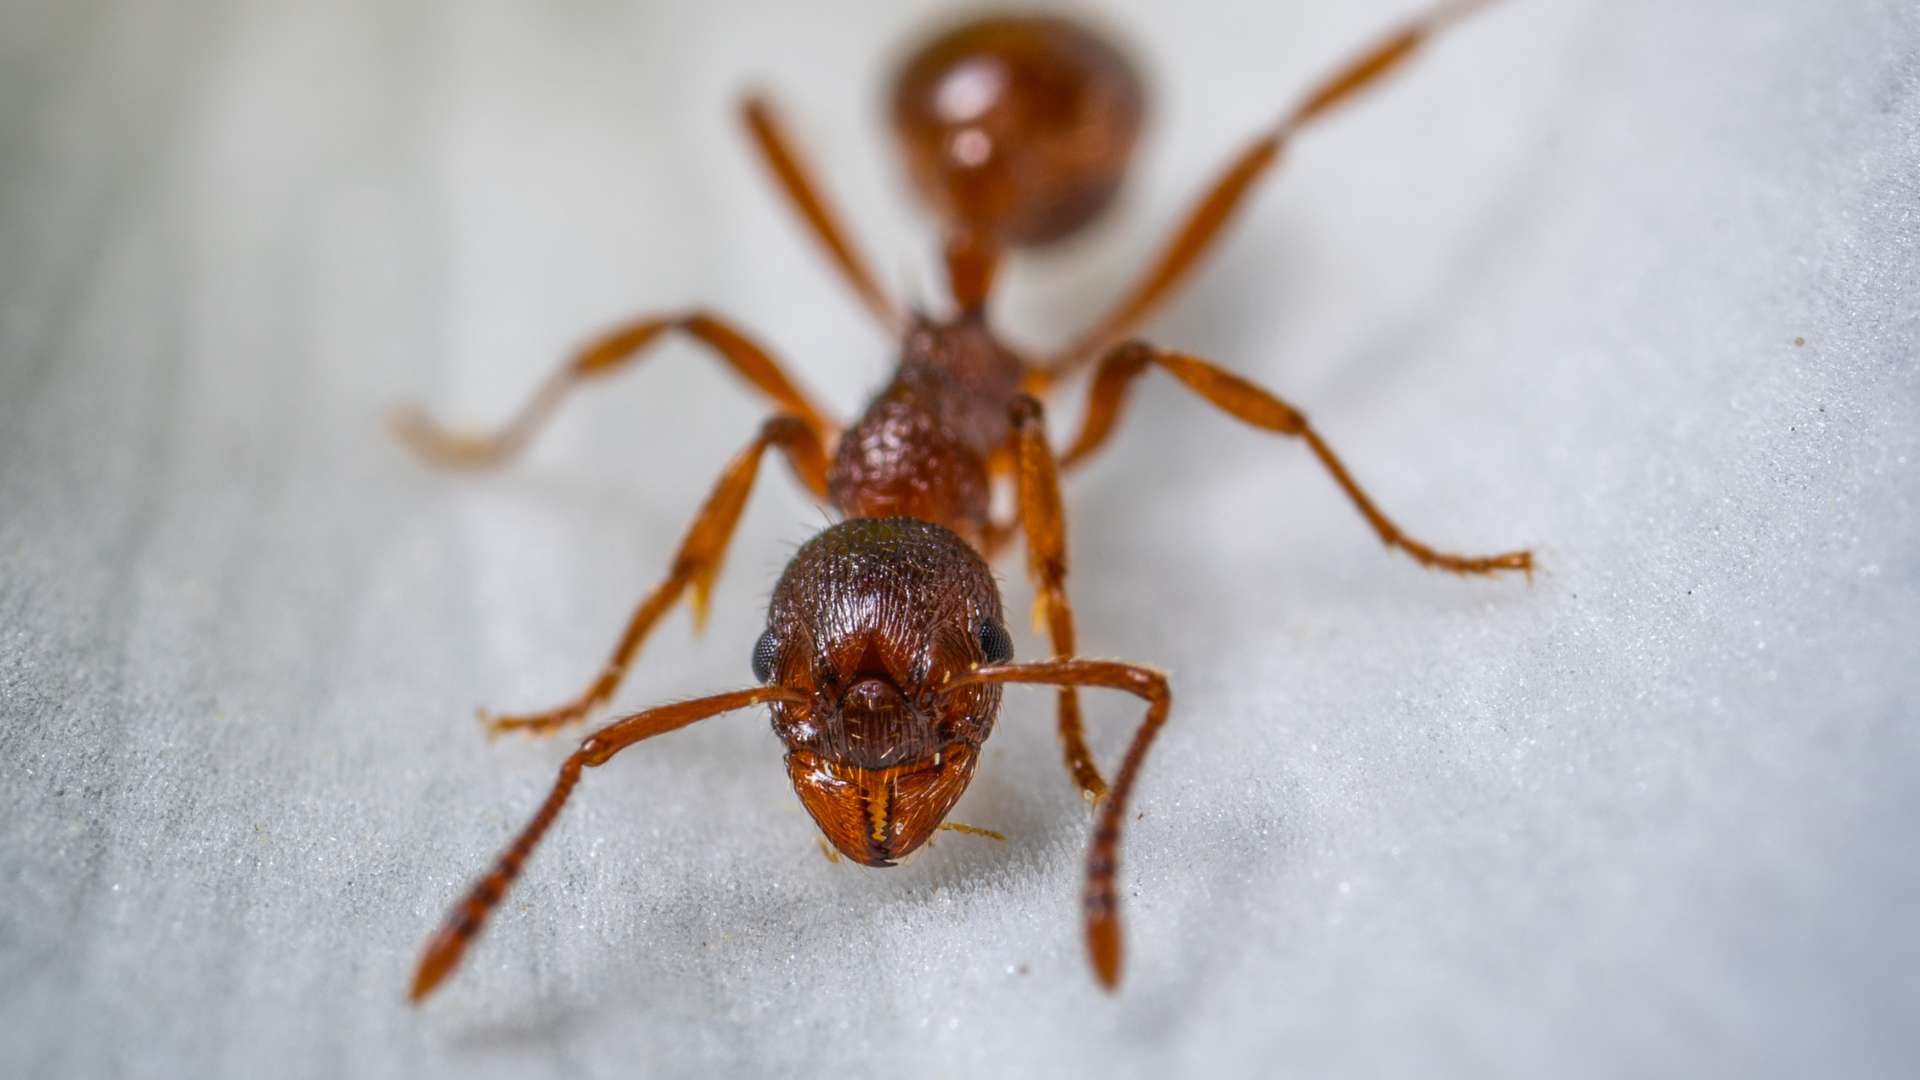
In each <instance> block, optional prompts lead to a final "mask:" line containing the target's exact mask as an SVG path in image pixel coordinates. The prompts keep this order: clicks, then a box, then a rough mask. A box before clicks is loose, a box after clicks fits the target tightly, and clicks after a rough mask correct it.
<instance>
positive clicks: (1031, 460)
mask: <svg viewBox="0 0 1920 1080" xmlns="http://www.w3.org/2000/svg"><path fill="white" fill-rule="evenodd" d="M1012 413H1013V438H1014V453H1015V457H1016V462H1017V464H1016V469H1017V475H1018V482H1019V489H1020V522H1021V524H1022V525H1023V526H1024V527H1025V529H1026V534H1027V576H1028V577H1030V578H1032V579H1033V625H1034V629H1035V630H1038V629H1040V628H1042V627H1045V628H1046V630H1047V632H1048V633H1049V634H1050V635H1051V637H1052V640H1053V655H1054V656H1055V657H1065V656H1072V655H1073V654H1074V653H1075V652H1076V651H1077V648H1076V646H1075V644H1074V635H1073V605H1072V604H1071V603H1069V602H1068V600H1067V517H1066V510H1065V508H1064V507H1063V506H1062V504H1061V499H1060V474H1059V471H1058V470H1057V469H1056V468H1055V467H1054V462H1053V448H1052V447H1050V446H1048V445H1047V421H1046V415H1045V413H1043V412H1042V411H1041V408H1040V403H1039V402H1038V401H1035V400H1034V399H1033V398H1031V397H1027V396H1025V395H1022V396H1020V397H1018V398H1015V399H1014V403H1013V410H1012ZM1060 749H1061V752H1062V753H1063V754H1064V755H1065V758H1066V764H1067V771H1068V772H1070V773H1072V774H1073V782H1074V783H1075V784H1077V785H1079V787H1080V793H1081V794H1082V795H1084V796H1086V798H1087V801H1089V802H1098V801H1099V800H1100V799H1101V798H1102V797H1104V796H1105V795H1106V793H1107V782H1106V781H1105V780H1103V779H1101V777H1100V769H1099V767H1098V766H1096V765H1095V764H1094V763H1093V753H1092V751H1090V750H1088V749H1087V739H1086V732H1085V730H1084V729H1083V727H1082V725H1081V723H1080V697H1079V695H1078V694H1077V693H1076V692H1075V691H1074V690H1073V688H1072V687H1069V686H1063V687H1061V688H1060Z"/></svg>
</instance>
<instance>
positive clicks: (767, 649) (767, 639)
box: [753, 630, 780, 682]
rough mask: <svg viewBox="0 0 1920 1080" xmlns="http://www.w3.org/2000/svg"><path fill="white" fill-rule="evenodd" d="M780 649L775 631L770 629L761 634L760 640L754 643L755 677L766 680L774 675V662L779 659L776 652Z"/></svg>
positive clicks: (762, 680)
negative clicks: (774, 636) (774, 637)
mask: <svg viewBox="0 0 1920 1080" xmlns="http://www.w3.org/2000/svg"><path fill="white" fill-rule="evenodd" d="M779 651H780V645H779V643H778V642H776V641H774V640H773V631H771V630H769V631H767V632H766V633H764V634H761V635H760V640H759V641H756V642H754V643H753V677H754V678H756V679H758V680H760V681H761V682H766V681H767V680H768V679H771V678H772V677H773V662H774V660H775V659H777V657H776V655H775V654H776V653H778V652H779Z"/></svg>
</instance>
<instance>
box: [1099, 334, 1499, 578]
mask: <svg viewBox="0 0 1920 1080" xmlns="http://www.w3.org/2000/svg"><path fill="white" fill-rule="evenodd" d="M1149 366H1158V367H1159V368H1161V369H1162V370H1164V371H1166V372H1167V374H1169V375H1172V376H1173V377H1174V378H1176V379H1179V380H1180V381H1181V382H1182V383H1185V384H1186V385H1187V388H1188V389H1190V390H1192V391H1193V392H1195V393H1197V394H1199V395H1200V396H1201V397H1203V398H1206V399H1207V400H1208V401H1209V402H1211V403H1212V404H1214V405H1215V406H1217V407H1218V408H1220V409H1221V410H1222V411H1223V412H1225V413H1227V414H1228V415H1230V416H1232V417H1233V418H1234V419H1236V420H1240V421H1242V422H1244V423H1247V424H1251V425H1253V426H1254V427H1257V428H1260V429H1261V430H1263V431H1271V432H1274V433H1276V434H1280V435H1291V436H1294V437H1296V438H1299V439H1302V440H1304V441H1305V442H1306V444H1307V446H1308V448H1309V449H1311V450H1312V451H1313V455H1314V456H1315V457H1317V458H1319V459H1320V464H1322V465H1324V466H1326V469H1327V471H1328V472H1329V473H1332V474H1333V479H1334V482H1335V483H1337V484H1339V485H1340V490H1342V491H1344V492H1346V493H1347V498H1348V499H1350V500H1351V501H1352V502H1353V505H1354V506H1355V508H1357V509H1358V510H1359V511H1360V514H1361V516H1363V517H1365V518H1366V519H1367V524H1369V525H1372V526H1373V531H1374V532H1375V533H1377V534H1379V536H1380V540H1381V542H1382V543H1385V544H1386V545H1387V546H1388V547H1390V548H1399V549H1400V550H1401V551H1404V552H1406V553H1407V554H1409V555H1411V556H1413V557H1414V558H1415V559H1416V560H1418V561H1419V563H1420V565H1422V566H1425V567H1429V568H1431V569H1435V570H1450V571H1452V572H1454V573H1456V574H1491V573H1495V572H1497V571H1501V570H1519V571H1522V572H1524V573H1526V574H1527V575H1528V576H1529V577H1531V576H1532V574H1533V553H1532V552H1531V551H1509V552H1506V553H1504V554H1500V555H1451V554H1448V553H1446V552H1444V551H1435V550H1434V549H1433V548H1431V547H1428V546H1427V545H1426V544H1423V543H1421V542H1420V541H1418V540H1415V539H1414V538H1413V537H1411V536H1408V535H1407V534H1405V533H1403V532H1401V531H1400V527H1399V526H1398V525H1395V524H1394V523H1393V522H1392V521H1391V520H1389V519H1388V517H1387V515H1385V514H1383V513H1381V512H1380V509H1379V507H1377V506H1375V505H1374V504H1373V500H1372V499H1370V498H1368V497H1367V493H1366V492H1365V491H1362V490H1361V489H1360V485H1359V484H1357V483H1355V482H1354V479H1353V476H1352V474H1350V473H1348V472H1347V467H1346V465H1345V464H1343V463H1342V462H1341V460H1340V458H1339V457H1338V456H1336V455H1335V454H1334V452H1333V448H1332V447H1330V446H1328V445H1327V444H1326V441H1325V440H1323V439H1321V438H1320V433H1319V432H1317V431H1315V430H1313V428H1312V427H1311V426H1310V425H1308V423H1307V418H1306V417H1305V416H1304V415H1302V414H1301V412H1300V411H1299V410H1298V409H1295V408H1294V407H1293V406H1291V405H1289V404H1287V403H1286V402H1284V401H1282V400H1280V399H1279V398H1277V397H1274V396H1273V395H1272V394H1269V393H1267V392H1266V391H1265V390H1262V389H1261V388H1259V387H1258V386H1255V385H1254V384H1252V383H1250V382H1248V381H1246V380H1245V379H1242V378H1241V377H1239V376H1238V375H1235V374H1233V373H1231V372H1228V371H1223V370H1221V369H1220V368H1217V367H1215V366H1213V365H1212V364H1209V363H1207V362H1206V361H1204V360H1201V359H1199V358H1197V357H1193V356H1187V355H1185V354H1182V353H1176V352H1169V351H1167V350H1164V349H1156V348H1154V347H1153V346H1151V345H1147V344H1144V343H1142V342H1138V341H1134V342H1128V343H1126V344H1124V345H1120V346H1118V347H1116V348H1114V349H1113V350H1112V351H1110V352H1108V353H1107V355H1106V358H1105V359H1103V360H1101V361H1100V367H1099V369H1098V370H1097V371H1096V372H1095V373H1094V376H1093V385H1092V387H1091V388H1090V389H1089V391H1088V397H1087V412H1086V416H1085V418H1084V419H1083V420H1082V422H1081V428H1080V437H1079V438H1077V439H1075V440H1074V441H1073V446H1072V448H1070V449H1069V450H1068V451H1067V453H1066V456H1065V457H1064V458H1062V459H1061V465H1062V466H1063V467H1065V468H1072V467H1074V466H1075V465H1078V464H1079V463H1080V462H1082V461H1084V460H1085V459H1086V458H1087V457H1089V456H1091V455H1092V453H1093V452H1094V451H1095V450H1097V449H1099V448H1100V446H1101V445H1102V444H1103V443H1105V442H1106V441H1107V436H1108V435H1109V434H1110V433H1111V432H1112V431H1113V425H1114V422H1115V421H1116V420H1118V419H1119V416H1120V409H1121V407H1122V406H1123V405H1124V404H1126V400H1127V392H1128V390H1129V389H1130V388H1131V387H1132V385H1133V381H1134V380H1135V379H1137V378H1139V377H1140V375H1141V373H1142V372H1144V371H1146V370H1147V368H1148V367H1149Z"/></svg>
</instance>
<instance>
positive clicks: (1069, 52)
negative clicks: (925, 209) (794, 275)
mask: <svg viewBox="0 0 1920 1080" xmlns="http://www.w3.org/2000/svg"><path fill="white" fill-rule="evenodd" d="M1145 101H1146V94H1145V92H1144V90H1143V88H1142V87H1141V85H1140V79H1139V77H1138V76H1137V75H1136V74H1135V73H1134V69H1133V65H1132V64H1131V63H1129V62H1128V60H1127V58H1126V56H1125V55H1124V54H1123V53H1121V52H1120V50H1119V49H1117V48H1115V47H1114V46H1113V45H1112V44H1111V43H1109V42H1108V41H1106V40H1105V39H1104V38H1101V37H1100V36H1098V35H1096V34H1093V33H1091V32H1089V31H1088V30H1086V29H1085V28H1084V27H1081V26H1079V25H1077V24H1075V23H1072V22H1069V21H1067V20H1065V19H1060V18H1055V17H1050V16H1044V15H995V16H989V17H987V18H983V19H976V20H974V21H972V22H967V23H963V24H961V25H959V26H956V27H953V28H952V29H950V30H948V31H947V32H946V33H944V34H941V35H939V36H938V37H936V38H934V39H933V40H932V41H931V42H929V43H927V45H925V46H924V47H923V48H921V49H920V50H919V51H918V52H916V53H914V54H913V55H911V56H909V57H908V58H907V60H906V62H905V63H904V64H903V65H902V66H901V68H900V71H899V73H898V74H897V75H896V76H895V78H894V84H893V127H894V132H895V134H897V135H898V136H899V138H900V143H901V147H902V149H903V150H905V152H906V161H907V169H908V172H909V173H910V174H911V176H912V177H913V181H914V183H915V185H916V186H917V187H918V188H919V189H920V193H921V195H922V196H923V197H924V198H925V199H926V200H927V201H928V203H930V204H931V205H932V207H933V209H934V211H935V212H936V213H938V214H940V215H941V216H942V217H943V218H945V219H946V220H948V221H949V222H953V223H956V224H960V225H964V226H966V227H967V228H969V229H971V230H973V231H975V232H978V233H980V234H983V235H986V236H992V237H995V238H998V239H999V240H1002V241H1004V242H1006V243H1009V244H1044V243H1047V242H1048V241H1052V240H1058V239H1060V238H1062V237H1065V236H1067V235H1068V234H1070V233H1073V232H1075V231H1076V230H1078V229H1079V228H1080V227H1081V226H1083V225H1085V224H1087V223H1088V222H1089V221H1091V220H1093V218H1095V217H1096V216H1098V215H1099V213H1100V211H1101V210H1103V209H1104V208H1105V207H1106V205H1107V203H1108V202H1109V201H1110V200H1111V199H1112V198H1113V195H1114V193H1115V192H1116V191H1117V190H1118V189H1119V186H1120V181H1121V178H1122V177H1123V176H1124V175H1125V173H1126V167H1127V162H1128V160H1129V159H1130V157H1131V156H1132V153H1133V145H1134V142H1135V141H1136V140H1137V139H1138V137H1139V134H1140V123H1141V117H1142V115H1143V113H1144V111H1145Z"/></svg>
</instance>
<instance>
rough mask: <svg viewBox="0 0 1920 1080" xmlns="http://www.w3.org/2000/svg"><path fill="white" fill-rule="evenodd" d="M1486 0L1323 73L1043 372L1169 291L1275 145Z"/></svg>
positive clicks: (1454, 0)
mask: <svg viewBox="0 0 1920 1080" xmlns="http://www.w3.org/2000/svg"><path fill="white" fill-rule="evenodd" d="M1490 2H1491V0H1448V2H1444V3H1440V4H1438V5H1436V6H1434V7H1432V8H1430V9H1428V10H1427V12H1426V13H1425V14H1422V15H1418V16H1416V17H1414V18H1413V19H1412V20H1411V21H1409V22H1408V23H1406V24H1405V25H1404V26H1401V27H1400V28H1398V29H1397V30H1395V31H1393V32H1392V33H1390V34H1388V35H1387V36H1386V37H1385V38H1383V39H1382V40H1380V41H1379V42H1376V43H1375V44H1374V45H1373V47H1372V48H1369V49H1367V50H1366V51H1365V52H1363V53H1361V54H1360V55H1359V56H1357V57H1355V58H1353V59H1352V60H1349V61H1348V62H1347V63H1346V64H1344V65H1343V66H1341V67H1339V68H1336V69H1334V71H1333V72H1332V73H1331V74H1329V75H1327V76H1326V77H1324V78H1323V79H1321V81H1320V82H1319V83H1318V85H1316V86H1315V87H1314V88H1313V89H1312V90H1311V91H1310V92H1308V93H1307V94H1306V96H1304V97H1303V98H1301V99H1300V101H1299V103H1298V104H1296V105H1295V106H1294V107H1293V109H1292V110H1291V111H1290V112H1288V113H1287V115H1286V118H1285V119H1283V120H1281V121H1280V123H1279V125H1278V126H1277V127H1275V128H1273V129H1272V130H1270V131H1268V132H1267V133H1266V134H1264V135H1262V136H1261V137H1260V138H1258V139H1256V140H1255V141H1254V143H1253V144H1252V145H1251V146H1249V147H1247V148H1246V149H1245V150H1243V151H1241V153H1240V156H1239V157H1237V158H1235V159H1234V160H1233V161H1232V163H1230V164H1229V165H1228V166H1227V168H1226V170H1225V171H1223V172H1222V173H1221V174H1220V176H1219V177H1218V178H1217V179H1215V180H1214V182H1213V184H1212V186H1211V187H1209V188H1208V189H1207V192H1206V194H1205V195H1204V196H1202V197H1201V199H1200V201H1199V202H1197V203H1195V204H1194V207H1193V209H1192V210H1190V211H1189V212H1188V213H1187V217H1186V219H1185V221H1183V222H1182V223H1181V225H1180V227H1179V228H1178V229H1177V230H1175V231H1174V234H1173V237H1172V239H1170V240H1169V241H1168V242H1167V244H1166V246H1165V247H1163V248H1161V249H1160V254H1159V255H1158V256H1157V257H1156V258H1155V259H1154V260H1153V262H1152V263H1150V264H1149V265H1148V268H1147V272H1146V273H1145V274H1144V275H1142V276H1141V277H1140V279H1139V280H1138V281H1137V282H1135V283H1134V285H1133V287H1132V288H1131V289H1129V290H1128V291H1127V292H1126V293H1125V294H1123V295H1122V297H1121V298H1120V300H1119V302H1117V303H1116V304H1114V306H1113V307H1112V308H1110V309H1109V310H1108V311H1107V313H1106V314H1105V315H1103V316H1101V318H1100V319H1099V320H1098V321H1097V322H1095V323H1094V324H1093V326H1092V327H1091V328H1090V329H1088V330H1087V331H1086V332H1085V333H1084V334H1082V335H1081V336H1080V337H1079V338H1078V339H1076V340H1075V341H1074V342H1073V343H1072V344H1070V345H1068V346H1067V347H1066V348H1065V349H1064V350H1062V351H1061V352H1060V354H1059V356H1058V357H1057V358H1056V359H1055V360H1054V362H1053V364H1052V365H1051V366H1050V367H1049V369H1048V370H1047V374H1048V375H1049V376H1050V377H1053V378H1058V377H1060V376H1063V375H1065V374H1067V373H1069V372H1071V371H1073V370H1075V369H1077V368H1079V367H1081V366H1082V365H1084V364H1086V363H1087V362H1088V361H1090V360H1092V359H1093V358H1094V357H1095V356H1096V355H1098V354H1099V352H1100V350H1101V349H1103V348H1105V347H1106V346H1108V345H1110V344H1112V343H1113V342H1115V341H1118V340H1119V339H1120V338H1122V337H1124V336H1125V335H1126V334H1128V333H1129V332H1131V331H1132V330H1133V329H1134V328H1135V327H1137V326H1138V325H1139V324H1140V322H1141V320H1143V319H1145V318H1146V317H1147V316H1148V315H1149V314H1150V313H1152V311H1153V309H1154V308H1156V307H1158V306H1159V305H1160V304H1161V303H1162V302H1163V301H1165V300H1166V299H1167V298H1168V297H1169V296H1171V295H1172V294H1173V293H1174V291H1175V290H1176V289H1178V288H1179V286H1180V285H1181V284H1182V282H1184V281H1185V280H1186V278H1187V276H1188V274H1189V273H1190V272H1191V271H1192V270H1193V268H1194V266H1195V265H1196V264H1197V263H1198V262H1199V261H1200V259H1201V257H1202V256H1204V255H1205V254H1206V253H1207V251H1208V250H1209V249H1210V248H1211V247H1212V245H1213V242H1214V240H1215V239H1216V238H1217V237H1218V236H1219V234H1220V231H1221V230H1222V229H1223V228H1225V227H1226V224H1227V222H1228V221H1230V220H1232V218H1233V215H1234V212H1235V211H1237V210H1238V209H1239V208H1240V205H1241V203H1242V202H1243V201H1244V200H1245V199H1246V196H1247V192H1248V191H1249V190H1251V189H1252V187H1253V185H1254V184H1255V182H1257V181H1258V180H1259V179H1260V178H1261V177H1262V176H1264V175H1266V172H1267V170H1268V169H1269V168H1271V167H1272V166H1273V164H1274V162H1276V161H1278V160H1279V159H1280V152H1281V151H1282V149H1284V148H1285V146H1286V144H1287V141H1288V140H1289V139H1291V138H1292V137H1293V135H1294V134H1295V133H1296V132H1298V131H1299V130H1300V129H1302V128H1304V127H1306V126H1307V125H1308V124H1310V123H1312V122H1313V121H1315V120H1318V119H1319V118H1321V117H1322V116H1324V115H1325V114H1326V113H1328V112H1330V111H1332V110H1333V108H1334V107H1335V106H1338V105H1341V104H1343V103H1345V102H1347V101H1349V100H1351V99H1352V98H1353V97H1354V96H1355V95H1356V94H1358V93H1360V92H1361V91H1362V90H1365V89H1367V88H1368V87H1370V86H1372V85H1374V84H1375V83H1376V82H1378V81H1379V80H1380V79H1382V78H1384V77H1385V76H1386V75H1387V74H1388V73H1389V72H1391V71H1393V70H1395V69H1396V68H1398V67H1399V66H1400V65H1401V64H1403V63H1404V62H1406V60H1407V59H1408V58H1410V57H1411V56H1412V55H1413V54H1414V52H1415V51H1417V50H1418V48H1419V47H1420V46H1421V45H1422V44H1424V43H1425V42H1426V41H1427V40H1428V39H1429V38H1431V37H1433V36H1434V35H1436V34H1438V33H1439V32H1440V31H1441V30H1444V29H1446V28H1447V27H1448V26H1450V25H1452V24H1453V23H1454V22H1457V21H1458V20H1460V19H1462V18H1464V17H1466V16H1467V15H1469V14H1471V13H1472V12H1473V11H1474V10H1476V9H1478V8H1481V7H1484V6H1486V4H1487V3H1490Z"/></svg>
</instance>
